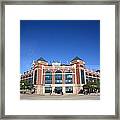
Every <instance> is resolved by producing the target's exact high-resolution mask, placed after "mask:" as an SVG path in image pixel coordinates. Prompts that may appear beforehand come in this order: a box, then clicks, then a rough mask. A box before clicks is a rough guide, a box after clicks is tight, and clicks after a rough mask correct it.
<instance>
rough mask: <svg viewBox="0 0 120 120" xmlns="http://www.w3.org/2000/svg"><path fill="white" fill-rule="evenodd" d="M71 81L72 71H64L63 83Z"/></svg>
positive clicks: (70, 82)
mask: <svg viewBox="0 0 120 120" xmlns="http://www.w3.org/2000/svg"><path fill="white" fill-rule="evenodd" d="M72 83H73V76H72V72H65V84H72Z"/></svg>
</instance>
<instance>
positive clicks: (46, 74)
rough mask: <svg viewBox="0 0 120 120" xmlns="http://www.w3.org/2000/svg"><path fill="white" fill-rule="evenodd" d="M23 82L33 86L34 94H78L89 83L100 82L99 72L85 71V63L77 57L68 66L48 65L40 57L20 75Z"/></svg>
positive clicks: (54, 63)
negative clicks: (30, 67)
mask: <svg viewBox="0 0 120 120" xmlns="http://www.w3.org/2000/svg"><path fill="white" fill-rule="evenodd" d="M23 80H26V81H28V82H29V83H31V84H33V85H34V89H35V94H40V95H47V94H52V95H55V94H58V93H59V92H60V93H62V94H64V95H68V94H79V92H80V90H82V89H83V85H85V84H87V83H88V82H89V81H92V82H96V81H100V70H97V71H92V70H89V69H87V68H86V66H85V61H84V60H82V59H80V58H79V57H75V58H74V59H73V60H71V62H70V64H61V63H60V62H53V63H51V64H48V62H47V61H46V60H45V59H43V58H42V57H41V58H39V59H38V60H36V61H34V62H33V65H32V69H31V70H29V71H27V72H24V74H22V75H21V81H23Z"/></svg>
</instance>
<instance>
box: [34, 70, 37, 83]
mask: <svg viewBox="0 0 120 120" xmlns="http://www.w3.org/2000/svg"><path fill="white" fill-rule="evenodd" d="M36 81H37V70H35V75H34V84H35V85H36Z"/></svg>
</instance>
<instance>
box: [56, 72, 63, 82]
mask: <svg viewBox="0 0 120 120" xmlns="http://www.w3.org/2000/svg"><path fill="white" fill-rule="evenodd" d="M55 84H62V72H61V71H60V70H57V71H56V72H55Z"/></svg>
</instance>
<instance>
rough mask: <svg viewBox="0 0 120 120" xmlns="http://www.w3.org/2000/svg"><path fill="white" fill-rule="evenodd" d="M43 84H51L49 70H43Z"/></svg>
mask: <svg viewBox="0 0 120 120" xmlns="http://www.w3.org/2000/svg"><path fill="white" fill-rule="evenodd" d="M45 84H52V72H51V71H46V72H45Z"/></svg>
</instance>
